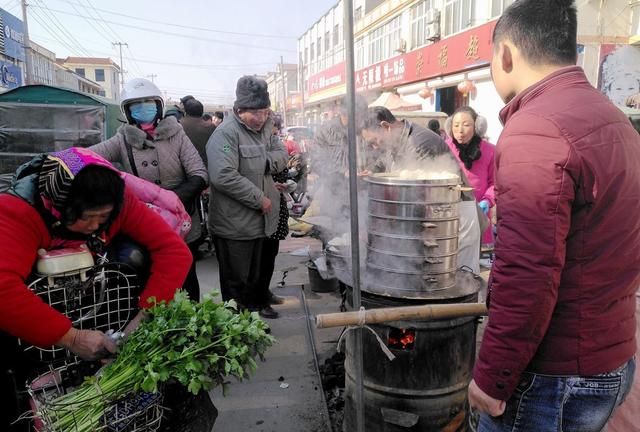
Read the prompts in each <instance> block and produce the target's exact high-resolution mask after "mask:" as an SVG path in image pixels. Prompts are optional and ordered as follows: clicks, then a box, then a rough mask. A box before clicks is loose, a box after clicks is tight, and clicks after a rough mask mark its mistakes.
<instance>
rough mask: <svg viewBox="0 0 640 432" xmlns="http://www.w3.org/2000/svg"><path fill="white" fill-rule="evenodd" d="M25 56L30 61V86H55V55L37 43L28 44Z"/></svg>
mask: <svg viewBox="0 0 640 432" xmlns="http://www.w3.org/2000/svg"><path fill="white" fill-rule="evenodd" d="M29 45H30V48H31V49H30V50H29V52H28V53H27V55H28V56H29V57H30V59H31V62H30V63H31V74H30V77H31V84H44V85H49V86H55V85H57V81H56V54H55V53H54V52H53V51H49V50H48V49H46V48H45V47H43V46H41V45H38V44H37V43H35V42H33V41H31V42H30V44H29Z"/></svg>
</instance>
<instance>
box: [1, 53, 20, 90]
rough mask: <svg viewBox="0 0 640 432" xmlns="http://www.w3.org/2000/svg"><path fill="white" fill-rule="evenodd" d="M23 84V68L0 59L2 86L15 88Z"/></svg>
mask: <svg viewBox="0 0 640 432" xmlns="http://www.w3.org/2000/svg"><path fill="white" fill-rule="evenodd" d="M21 85H22V69H20V68H19V67H18V66H16V65H14V64H11V63H7V62H4V61H2V60H0V87H4V88H7V89H14V88H16V87H20V86H21Z"/></svg>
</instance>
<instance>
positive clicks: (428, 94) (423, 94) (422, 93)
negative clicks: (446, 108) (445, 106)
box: [418, 86, 433, 99]
mask: <svg viewBox="0 0 640 432" xmlns="http://www.w3.org/2000/svg"><path fill="white" fill-rule="evenodd" d="M418 96H420V97H421V98H422V99H427V98H430V97H431V96H433V90H431V87H429V86H425V88H423V89H422V90H420V91H419V92H418Z"/></svg>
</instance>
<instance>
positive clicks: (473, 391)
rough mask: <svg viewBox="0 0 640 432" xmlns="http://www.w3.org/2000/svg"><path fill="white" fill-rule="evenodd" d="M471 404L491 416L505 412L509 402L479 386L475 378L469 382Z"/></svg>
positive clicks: (475, 408)
mask: <svg viewBox="0 0 640 432" xmlns="http://www.w3.org/2000/svg"><path fill="white" fill-rule="evenodd" d="M469 405H470V406H471V408H473V409H474V410H476V411H478V412H481V413H487V414H489V415H490V416H491V417H498V416H501V415H502V414H504V409H505V408H506V406H507V404H506V402H505V401H501V400H498V399H494V398H492V397H491V396H489V395H488V394H486V393H485V392H484V391H482V390H481V389H480V387H478V385H477V384H476V382H475V381H474V380H471V383H470V384H469Z"/></svg>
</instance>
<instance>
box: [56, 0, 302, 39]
mask: <svg viewBox="0 0 640 432" xmlns="http://www.w3.org/2000/svg"><path fill="white" fill-rule="evenodd" d="M59 1H62V2H64V3H68V4H71V5H73V4H75V5H80V3H76V2H72V1H69V0H59ZM93 9H95V10H96V11H101V12H104V13H106V14H109V15H115V16H120V17H124V18H130V19H133V20H136V21H143V22H148V23H151V24H162V25H166V26H171V27H177V28H182V29H187V30H199V31H204V32H209V33H220V34H228V35H235V36H251V37H261V38H274V39H291V40H298V38H297V37H295V36H287V35H274V34H260V33H244V32H232V31H225V30H214V29H210V28H206V27H194V26H191V25H188V26H187V25H182V24H176V23H171V22H165V21H156V20H150V19H146V18H142V17H137V16H132V15H127V14H123V13H119V12H115V11H110V10H105V9H99V8H96V7H94V8H93Z"/></svg>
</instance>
